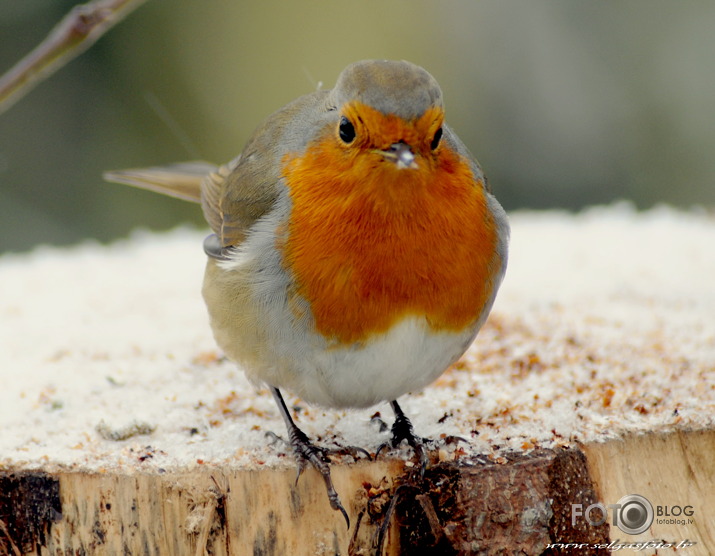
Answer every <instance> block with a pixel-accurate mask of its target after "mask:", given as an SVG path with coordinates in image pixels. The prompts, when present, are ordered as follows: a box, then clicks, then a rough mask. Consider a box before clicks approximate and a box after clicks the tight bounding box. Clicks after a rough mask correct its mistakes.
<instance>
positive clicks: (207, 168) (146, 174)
mask: <svg viewBox="0 0 715 556" xmlns="http://www.w3.org/2000/svg"><path fill="white" fill-rule="evenodd" d="M217 170H218V167H217V166H216V165H214V164H210V163H208V162H183V163H181V164H171V165H169V166H154V167H151V168H132V169H128V170H117V171H111V172H105V173H104V176H103V177H104V179H105V180H107V181H111V182H114V183H123V184H126V185H131V186H134V187H140V188H142V189H148V190H149V191H154V192H155V193H162V194H164V195H169V196H170V197H176V198H177V199H183V200H184V201H191V202H193V203H200V202H201V182H202V181H203V180H204V178H205V177H206V176H207V175H208V174H210V173H211V172H216V171H217Z"/></svg>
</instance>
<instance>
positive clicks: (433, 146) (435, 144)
mask: <svg viewBox="0 0 715 556" xmlns="http://www.w3.org/2000/svg"><path fill="white" fill-rule="evenodd" d="M440 139H442V128H441V127H440V128H439V129H438V130H437V131H435V132H434V137H433V138H432V143H431V144H430V149H432V150H435V149H436V148H437V147H438V146H439V141H440Z"/></svg>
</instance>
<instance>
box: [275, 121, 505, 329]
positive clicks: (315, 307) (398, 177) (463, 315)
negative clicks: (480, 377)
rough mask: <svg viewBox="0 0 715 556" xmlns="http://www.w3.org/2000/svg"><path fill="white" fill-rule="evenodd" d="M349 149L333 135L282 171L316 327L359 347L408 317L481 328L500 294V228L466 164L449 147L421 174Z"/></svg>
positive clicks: (290, 261) (302, 285) (300, 284)
mask: <svg viewBox="0 0 715 556" xmlns="http://www.w3.org/2000/svg"><path fill="white" fill-rule="evenodd" d="M341 147H342V146H341V145H339V144H337V141H336V140H335V138H334V137H333V135H332V134H331V132H330V130H327V131H326V134H325V135H324V136H323V137H322V138H321V139H319V140H317V141H316V142H315V143H313V144H312V145H311V146H309V148H308V149H307V150H306V152H305V153H304V154H303V155H301V156H295V157H292V158H288V159H287V160H286V161H285V162H286V163H285V168H284V177H285V178H286V181H287V184H288V187H289V190H290V196H291V199H292V204H293V208H292V214H291V217H290V221H289V224H288V234H287V237H286V239H285V241H284V242H282V243H281V244H280V245H279V246H278V247H279V249H281V250H282V251H283V255H284V261H285V265H286V268H287V270H288V271H289V272H291V273H292V274H293V276H294V278H295V281H296V289H295V291H294V292H291V294H292V295H297V296H301V297H303V298H304V299H306V300H307V301H308V302H309V304H310V308H311V311H312V313H313V316H314V319H315V325H316V327H317V330H318V331H319V332H320V333H322V334H323V335H324V336H326V337H328V338H330V339H332V340H334V341H337V342H339V343H352V342H361V341H366V340H368V339H369V338H370V337H371V336H373V335H376V334H380V333H383V332H385V331H387V330H388V329H389V328H390V327H391V326H392V325H393V324H395V323H396V322H397V321H399V320H401V319H402V318H404V317H406V316H424V317H425V318H426V319H427V321H428V323H429V324H430V326H431V327H432V328H433V329H434V330H459V329H462V328H464V327H466V326H468V325H470V324H471V323H473V322H474V321H475V319H476V318H477V317H478V316H479V314H480V312H481V309H482V307H483V306H484V304H485V302H486V300H487V298H488V297H489V294H490V292H491V288H492V278H493V273H494V271H495V269H494V263H495V260H494V259H495V249H496V244H497V234H496V229H495V223H494V221H493V218H492V216H491V214H490V213H489V211H488V210H487V206H486V199H485V193H484V190H483V187H482V185H481V184H480V183H476V182H475V180H474V176H473V174H472V172H471V170H470V168H469V165H468V163H467V162H466V161H465V160H464V159H463V158H461V157H460V156H459V155H458V154H456V153H454V152H450V151H449V150H447V148H446V146H445V147H443V149H442V151H441V152H440V153H439V154H440V156H439V157H438V158H434V159H430V160H425V159H424V158H421V159H420V160H419V161H418V164H419V165H420V167H419V169H416V170H411V169H397V168H396V167H395V165H394V163H392V162H390V161H381V160H379V155H374V156H373V155H372V153H365V152H363V153H358V154H354V153H352V154H351V153H350V152H347V151H346V150H345V149H344V148H341ZM368 155H370V156H368Z"/></svg>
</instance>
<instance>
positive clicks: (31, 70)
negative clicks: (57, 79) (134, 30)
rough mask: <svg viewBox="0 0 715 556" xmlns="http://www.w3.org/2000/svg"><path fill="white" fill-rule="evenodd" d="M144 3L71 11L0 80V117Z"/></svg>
mask: <svg viewBox="0 0 715 556" xmlns="http://www.w3.org/2000/svg"><path fill="white" fill-rule="evenodd" d="M144 2H146V0H94V1H93V2H88V3H87V4H82V5H79V6H75V7H74V8H72V10H70V12H69V13H68V14H67V15H66V16H65V17H64V18H62V20H61V21H60V22H59V23H58V24H57V25H56V26H55V28H54V29H52V31H50V34H49V35H47V38H46V39H45V40H44V41H42V42H41V43H40V44H39V45H38V46H37V47H36V48H35V49H34V50H33V51H32V52H30V53H29V54H28V55H27V56H25V57H24V58H23V59H22V60H20V61H19V62H18V63H17V64H15V66H14V67H13V68H11V69H10V70H9V71H8V72H7V73H6V74H5V75H3V76H2V77H0V114H2V113H3V112H4V111H5V110H7V109H8V108H10V106H12V105H13V104H14V103H15V102H17V101H18V100H20V98H22V97H23V96H24V95H26V94H27V93H28V92H29V91H30V90H31V89H32V88H33V87H34V86H35V85H37V84H38V83H39V82H40V81H42V80H43V79H45V78H47V77H49V76H50V75H52V74H53V73H54V72H55V71H57V70H58V69H59V68H61V67H62V66H64V65H65V64H66V63H67V62H69V61H70V60H72V59H73V58H75V57H76V56H79V55H80V54H81V53H82V52H84V51H85V50H87V49H88V48H89V47H90V46H92V45H93V44H94V43H95V42H96V41H97V39H99V37H101V36H102V35H104V33H106V32H107V31H108V30H109V29H111V28H112V27H113V26H114V25H115V24H116V23H118V22H119V21H121V20H122V19H123V18H124V17H125V16H126V15H127V14H129V13H130V12H131V11H133V10H134V9H136V8H138V7H139V6H140V5H142V4H143V3H144Z"/></svg>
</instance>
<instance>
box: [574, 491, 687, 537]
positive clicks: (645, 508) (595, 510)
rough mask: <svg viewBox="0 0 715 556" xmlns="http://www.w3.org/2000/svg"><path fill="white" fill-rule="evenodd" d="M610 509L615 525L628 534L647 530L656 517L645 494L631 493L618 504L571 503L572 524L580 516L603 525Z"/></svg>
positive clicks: (593, 524)
mask: <svg viewBox="0 0 715 556" xmlns="http://www.w3.org/2000/svg"><path fill="white" fill-rule="evenodd" d="M686 507H690V506H686ZM659 509H660V507H659ZM609 510H610V511H611V516H612V522H613V525H615V526H616V527H618V528H619V529H620V530H621V531H623V532H624V533H625V534H626V535H640V534H641V533H643V532H645V531H647V530H648V528H649V527H650V526H651V524H652V523H653V518H654V517H655V514H654V511H653V504H651V503H650V501H649V500H648V499H647V498H646V497H645V496H641V495H640V494H629V495H627V496H624V497H623V498H621V499H620V500H619V501H618V502H617V503H616V504H608V506H606V505H604V504H602V503H600V502H598V503H596V504H591V505H590V506H588V507H587V508H586V509H585V510H584V509H583V504H571V525H572V526H574V527H575V526H576V520H577V519H578V518H583V519H585V520H586V522H587V523H588V524H589V525H591V526H594V527H597V526H599V525H603V524H604V523H605V522H606V520H607V519H608V512H609Z"/></svg>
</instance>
